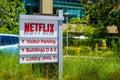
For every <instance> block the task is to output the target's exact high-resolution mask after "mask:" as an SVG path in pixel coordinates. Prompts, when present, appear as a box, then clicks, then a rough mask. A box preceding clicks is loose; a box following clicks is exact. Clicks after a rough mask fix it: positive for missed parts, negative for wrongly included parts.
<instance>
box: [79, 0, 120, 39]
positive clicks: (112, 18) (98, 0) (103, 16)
mask: <svg viewBox="0 0 120 80" xmlns="http://www.w3.org/2000/svg"><path fill="white" fill-rule="evenodd" d="M81 3H83V4H84V7H85V10H86V15H90V17H92V18H97V20H98V24H97V25H93V26H95V27H96V30H98V31H97V32H99V33H97V34H99V37H104V36H105V34H104V35H101V33H102V34H103V32H104V33H105V32H106V27H107V26H108V25H116V26H117V27H120V10H119V8H118V6H117V5H116V3H114V2H113V1H112V0H81ZM100 25H102V26H100ZM119 33H120V32H119Z"/></svg>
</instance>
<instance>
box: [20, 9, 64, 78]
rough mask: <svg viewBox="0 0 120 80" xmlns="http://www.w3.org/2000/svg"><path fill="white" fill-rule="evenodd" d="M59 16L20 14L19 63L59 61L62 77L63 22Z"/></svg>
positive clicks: (61, 13) (61, 12) (61, 14)
mask: <svg viewBox="0 0 120 80" xmlns="http://www.w3.org/2000/svg"><path fill="white" fill-rule="evenodd" d="M63 20H64V17H63V11H62V10H59V11H58V16H45V15H44V16H43V15H39V16H38V15H20V27H19V28H20V29H19V30H20V35H19V36H20V40H19V41H20V42H19V45H20V53H19V57H20V58H19V63H20V64H24V63H25V64H27V63H58V66H59V80H61V79H62V24H63V23H62V22H63Z"/></svg>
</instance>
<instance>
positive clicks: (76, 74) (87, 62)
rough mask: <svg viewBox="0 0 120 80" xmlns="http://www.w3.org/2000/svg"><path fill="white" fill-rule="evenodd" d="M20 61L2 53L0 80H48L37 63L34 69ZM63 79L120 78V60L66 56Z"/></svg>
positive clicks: (110, 79) (94, 79)
mask: <svg viewBox="0 0 120 80" xmlns="http://www.w3.org/2000/svg"><path fill="white" fill-rule="evenodd" d="M18 62H19V58H18V56H15V55H12V54H5V53H0V80H47V79H44V78H43V77H42V74H41V73H40V72H39V66H38V65H37V64H36V65H35V70H34V71H33V70H32V65H31V64H19V63H18ZM48 74H49V73H48ZM53 76H54V75H53ZM48 80H49V79H48ZM52 80H56V79H52ZM63 80H120V61H117V60H116V58H114V57H108V58H102V59H97V58H74V59H73V58H64V59H63Z"/></svg>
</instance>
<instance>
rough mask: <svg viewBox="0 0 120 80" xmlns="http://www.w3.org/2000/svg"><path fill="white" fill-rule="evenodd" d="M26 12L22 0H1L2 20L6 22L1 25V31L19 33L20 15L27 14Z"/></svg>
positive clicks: (0, 17)
mask: <svg viewBox="0 0 120 80" xmlns="http://www.w3.org/2000/svg"><path fill="white" fill-rule="evenodd" d="M25 12H26V11H25V9H24V5H23V3H22V2H21V1H20V0H2V1H0V22H3V23H4V24H3V25H1V26H0V30H2V31H0V32H3V33H15V34H17V33H18V31H19V29H18V26H19V24H18V21H19V15H20V14H25ZM3 27H4V28H7V29H8V30H9V31H10V32H5V31H3V30H4V29H3ZM1 28H2V29H1ZM7 29H6V30H7Z"/></svg>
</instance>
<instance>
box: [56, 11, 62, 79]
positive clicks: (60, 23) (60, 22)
mask: <svg viewBox="0 0 120 80" xmlns="http://www.w3.org/2000/svg"><path fill="white" fill-rule="evenodd" d="M57 14H58V16H59V17H63V10H58V11H57ZM62 24H63V20H59V21H58V25H59V28H58V29H59V30H58V33H59V43H60V44H59V53H58V56H59V59H58V60H59V61H58V67H59V80H62V76H63V60H62V43H63V37H62V36H63V35H62Z"/></svg>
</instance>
